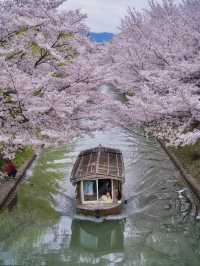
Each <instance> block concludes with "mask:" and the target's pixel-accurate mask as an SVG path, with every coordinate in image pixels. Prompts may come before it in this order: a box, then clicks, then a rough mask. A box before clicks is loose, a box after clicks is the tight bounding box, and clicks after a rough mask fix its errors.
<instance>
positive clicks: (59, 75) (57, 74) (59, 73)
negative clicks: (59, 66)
mask: <svg viewBox="0 0 200 266" xmlns="http://www.w3.org/2000/svg"><path fill="white" fill-rule="evenodd" d="M51 76H52V77H54V78H63V73H61V72H53V73H52V74H51Z"/></svg>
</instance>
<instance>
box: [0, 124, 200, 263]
mask: <svg viewBox="0 0 200 266" xmlns="http://www.w3.org/2000/svg"><path fill="white" fill-rule="evenodd" d="M100 143H101V144H103V145H108V146H110V147H115V148H120V149H121V150H122V152H123V155H124V160H125V167H126V183H125V185H124V195H125V198H126V199H127V200H128V204H127V205H125V207H124V210H123V212H122V214H121V216H116V217H114V218H115V220H111V217H109V218H108V219H109V220H107V221H103V222H102V221H98V220H96V221H95V222H94V221H86V220H83V219H81V220H80V219H77V217H76V215H75V213H74V207H73V204H74V201H73V193H74V189H73V187H72V186H71V184H70V182H69V175H70V171H71V168H72V165H73V163H74V160H75V158H76V156H77V154H78V153H79V151H81V150H83V149H85V148H89V147H94V146H96V145H98V144H100ZM195 216H196V208H195V204H194V200H193V198H192V196H191V194H190V191H189V190H188V189H187V188H186V187H184V184H183V183H182V182H181V178H180V176H179V173H178V172H177V170H176V169H175V168H174V166H173V164H172V163H171V162H170V161H169V159H168V157H167V156H166V154H165V153H164V151H163V150H162V149H161V148H160V146H159V145H158V144H157V143H156V142H155V141H154V140H152V139H146V138H145V137H143V136H142V135H140V134H131V133H130V132H128V131H126V130H124V129H121V128H116V129H110V130H106V131H104V132H103V131H102V132H96V134H95V135H94V136H93V137H88V136H85V137H82V138H81V139H78V140H77V141H76V142H75V143H74V144H73V145H71V146H65V147H62V148H57V149H49V150H45V151H44V152H43V153H42V154H41V156H40V158H39V159H38V161H37V162H36V163H35V166H34V168H33V170H32V171H30V172H29V173H28V176H27V178H26V182H25V183H24V185H23V186H22V188H21V191H20V193H19V195H18V202H17V206H16V207H15V208H14V210H13V211H12V212H9V213H3V214H2V215H1V216H0V265H1V266H2V265H20V266H22V265H25V266H32V265H34V266H36V265H37V266H40V265H49V266H57V265H58V266H61V265H94V264H95V265H136V266H140V265H144V266H147V265H148V266H150V265H151V266H157V265H162V266H165V265H166V266H169V265H173V266H175V265H176V266H186V265H187V266H199V261H200V240H199V238H200V237H199V236H200V233H199V232H200V226H199V222H198V220H197V219H195Z"/></svg>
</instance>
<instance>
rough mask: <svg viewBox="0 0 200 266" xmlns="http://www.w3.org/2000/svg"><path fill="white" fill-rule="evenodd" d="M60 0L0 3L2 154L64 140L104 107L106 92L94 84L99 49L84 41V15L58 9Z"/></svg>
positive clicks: (84, 128)
mask: <svg viewBox="0 0 200 266" xmlns="http://www.w3.org/2000/svg"><path fill="white" fill-rule="evenodd" d="M63 2H64V0H35V1H32V0H6V1H1V2H0V12H1V16H0V67H1V72H0V84H1V85H0V128H1V130H0V143H1V153H3V154H4V156H10V155H11V154H12V151H13V152H15V147H16V145H17V144H21V143H22V144H23V145H24V144H37V143H44V142H46V143H52V142H53V143H55V142H59V141H63V142H67V141H69V140H71V139H72V137H74V136H77V135H78V134H80V132H82V131H84V130H86V129H87V130H88V127H90V129H91V130H92V129H95V128H96V125H97V123H95V124H94V123H90V126H88V125H84V124H83V123H82V122H81V121H82V119H83V118H85V119H88V120H89V119H93V121H94V120H96V119H98V116H99V112H100V110H102V104H103V102H104V100H105V97H104V96H102V95H101V93H100V92H99V91H98V87H99V85H100V84H101V79H100V75H99V73H103V66H99V67H96V66H97V65H98V63H97V62H98V60H99V59H98V51H97V49H96V46H95V45H94V44H92V43H90V41H89V40H88V37H87V36H88V28H87V27H86V25H85V21H84V20H85V18H86V16H85V15H82V14H81V13H80V12H79V11H78V10H77V11H64V10H62V9H59V7H60V6H61V5H62V3H63ZM98 108H99V109H98ZM97 110H98V112H97ZM95 114H96V116H95ZM88 124H89V123H88ZM8 144H9V145H8Z"/></svg>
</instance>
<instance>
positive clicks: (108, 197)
mask: <svg viewBox="0 0 200 266" xmlns="http://www.w3.org/2000/svg"><path fill="white" fill-rule="evenodd" d="M100 201H103V202H105V203H112V198H111V195H110V192H109V191H105V192H104V194H103V195H102V196H101V198H100Z"/></svg>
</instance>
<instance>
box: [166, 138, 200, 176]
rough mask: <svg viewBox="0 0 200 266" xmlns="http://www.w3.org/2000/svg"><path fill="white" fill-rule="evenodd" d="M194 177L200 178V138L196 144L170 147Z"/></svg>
mask: <svg viewBox="0 0 200 266" xmlns="http://www.w3.org/2000/svg"><path fill="white" fill-rule="evenodd" d="M169 149H170V151H172V152H173V153H174V154H175V155H176V156H177V158H178V159H179V160H180V162H181V163H182V165H183V167H184V168H185V169H186V170H187V172H188V173H190V174H191V175H192V176H193V177H195V178H198V179H200V140H199V141H197V142H196V143H195V144H194V145H186V146H184V147H178V148H172V147H170V148H169Z"/></svg>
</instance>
